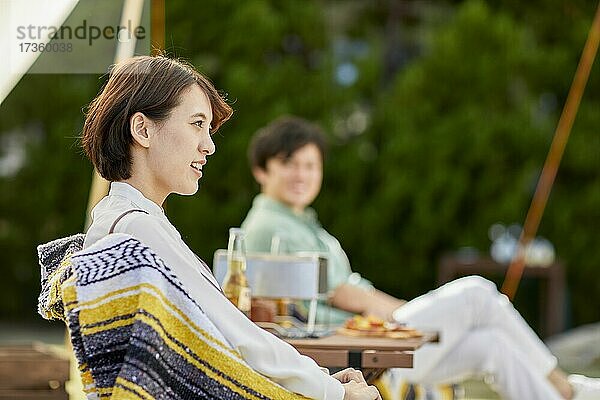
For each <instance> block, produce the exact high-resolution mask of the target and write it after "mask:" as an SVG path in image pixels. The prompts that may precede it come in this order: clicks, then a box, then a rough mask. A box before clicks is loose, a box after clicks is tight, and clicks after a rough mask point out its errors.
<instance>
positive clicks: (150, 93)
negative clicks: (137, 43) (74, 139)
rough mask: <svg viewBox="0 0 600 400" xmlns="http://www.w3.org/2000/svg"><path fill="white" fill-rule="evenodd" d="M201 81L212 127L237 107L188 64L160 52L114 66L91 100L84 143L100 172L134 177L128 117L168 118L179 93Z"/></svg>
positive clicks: (111, 176) (112, 177)
mask: <svg viewBox="0 0 600 400" xmlns="http://www.w3.org/2000/svg"><path fill="white" fill-rule="evenodd" d="M194 84H196V85H198V86H199V87H200V89H202V91H203V92H204V93H205V94H206V96H207V97H208V100H209V101H210V105H211V108H212V113H213V119H212V124H211V132H215V131H216V130H217V129H219V126H221V124H223V123H224V122H225V121H227V120H228V119H229V118H230V117H231V114H232V113H233V110H232V109H231V107H230V106H229V105H228V104H227V103H226V101H225V98H224V97H223V96H222V95H220V94H219V93H218V92H217V90H216V89H215V87H214V86H213V84H212V83H211V82H210V81H209V80H208V78H206V77H205V76H204V75H202V74H201V73H199V72H198V71H196V70H195V69H194V67H193V66H191V65H190V64H187V63H185V62H184V61H181V60H175V59H171V58H168V57H165V56H162V55H158V56H141V57H133V58H130V59H127V60H125V61H123V62H121V63H118V64H116V65H114V66H113V68H112V69H111V70H110V71H109V75H108V82H107V83H106V85H105V86H104V88H103V89H102V90H101V92H100V93H99V94H98V95H97V96H96V98H95V99H94V100H93V101H92V102H91V103H90V105H89V107H88V109H87V112H86V118H85V123H84V125H83V133H82V136H81V145H82V147H83V150H84V152H85V154H86V155H87V156H88V157H89V158H90V160H91V161H92V164H94V166H95V167H96V169H97V170H98V173H99V174H100V175H101V176H102V177H103V178H105V179H106V180H108V181H111V182H112V181H120V180H125V179H128V178H130V177H131V163H132V159H131V145H132V144H133V138H132V136H131V133H130V129H129V120H130V119H131V116H132V115H133V114H135V113H136V112H141V113H142V114H144V115H145V116H146V117H148V118H149V119H151V120H152V121H155V122H162V121H164V120H166V119H167V118H168V117H169V115H170V113H171V111H172V110H173V108H175V107H177V105H179V102H180V97H181V94H182V93H183V92H184V91H185V90H186V89H188V88H189V87H191V85H194Z"/></svg>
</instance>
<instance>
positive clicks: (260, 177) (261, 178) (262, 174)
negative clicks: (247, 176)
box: [252, 167, 267, 186]
mask: <svg viewBox="0 0 600 400" xmlns="http://www.w3.org/2000/svg"><path fill="white" fill-rule="evenodd" d="M252 175H254V179H256V182H258V184H259V185H261V186H262V185H263V184H264V182H265V181H266V179H267V171H265V170H264V169H263V168H261V167H252Z"/></svg>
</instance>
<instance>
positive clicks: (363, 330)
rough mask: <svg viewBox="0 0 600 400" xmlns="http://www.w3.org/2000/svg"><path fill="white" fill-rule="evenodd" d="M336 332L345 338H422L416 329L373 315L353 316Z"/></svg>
mask: <svg viewBox="0 0 600 400" xmlns="http://www.w3.org/2000/svg"><path fill="white" fill-rule="evenodd" d="M337 332H338V333H340V334H342V335H346V336H363V337H364V336H367V337H380V338H391V339H407V338H416V337H421V336H423V333H421V332H420V331H418V330H417V329H413V328H409V327H407V326H406V325H403V324H398V323H395V322H387V321H384V320H383V319H381V318H379V317H375V316H373V315H369V316H366V317H364V316H362V315H355V316H354V317H352V318H350V319H348V320H347V321H346V322H345V323H344V325H343V326H342V327H341V328H339V329H338V331H337Z"/></svg>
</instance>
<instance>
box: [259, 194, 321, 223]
mask: <svg viewBox="0 0 600 400" xmlns="http://www.w3.org/2000/svg"><path fill="white" fill-rule="evenodd" d="M252 207H253V208H256V209H258V210H268V211H274V212H278V213H281V214H285V215H288V216H291V217H294V218H298V219H300V220H303V221H304V222H306V223H309V224H312V225H316V226H319V227H320V226H321V224H320V223H319V220H318V219H317V212H316V211H315V210H314V209H313V208H311V207H306V209H304V211H303V212H302V213H301V214H298V213H295V212H294V211H292V209H291V208H290V207H288V206H286V205H285V204H283V203H282V202H280V201H277V200H275V199H273V198H271V197H269V196H267V195H265V194H262V193H261V194H259V195H257V196H256V197H255V198H254V201H253V202H252Z"/></svg>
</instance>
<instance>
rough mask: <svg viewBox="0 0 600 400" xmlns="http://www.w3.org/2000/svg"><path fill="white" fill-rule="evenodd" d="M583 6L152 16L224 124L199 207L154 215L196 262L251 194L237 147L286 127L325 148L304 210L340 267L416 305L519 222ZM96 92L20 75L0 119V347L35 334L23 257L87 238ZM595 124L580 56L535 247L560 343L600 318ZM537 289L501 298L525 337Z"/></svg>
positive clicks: (35, 274)
mask: <svg viewBox="0 0 600 400" xmlns="http://www.w3.org/2000/svg"><path fill="white" fill-rule="evenodd" d="M109 3H110V2H109ZM116 3H118V2H116ZM596 6H597V1H595V0H532V1H527V2H523V1H517V0H488V1H484V0H467V1H400V0H372V1H360V0H335V1H334V0H319V1H304V0H302V1H301V0H297V1H292V0H283V1H282V0H246V1H243V2H240V1H234V0H218V1H217V0H204V1H202V2H189V1H183V0H169V1H167V2H165V32H166V40H165V42H166V50H167V53H168V54H170V55H173V56H177V57H182V58H185V59H187V60H189V61H190V62H191V63H192V64H194V65H195V66H196V67H197V68H198V69H199V70H201V71H202V72H204V73H206V74H207V75H208V76H209V77H211V79H212V80H213V82H214V83H215V85H216V87H217V88H219V89H221V90H222V91H224V92H226V93H227V97H228V99H229V101H230V103H231V104H232V106H233V107H234V109H235V114H234V116H233V118H232V120H231V121H230V122H228V123H227V124H226V125H225V126H224V127H223V128H222V129H221V130H220V132H219V133H218V134H217V135H216V137H215V142H216V146H217V152H216V154H215V155H214V156H212V157H211V158H210V160H209V161H210V162H209V163H208V164H207V166H206V169H205V171H206V175H205V177H203V179H202V181H201V189H200V192H199V193H198V194H197V195H195V196H193V197H192V198H183V197H176V196H172V197H171V198H169V200H168V202H167V205H166V210H167V214H168V215H169V217H170V219H171V220H172V222H173V223H174V225H175V226H177V227H178V228H179V230H180V232H181V233H182V236H183V237H184V240H185V241H186V242H187V243H188V244H189V245H190V247H191V248H192V249H193V250H194V251H196V253H197V254H199V255H200V256H201V257H202V258H204V259H205V260H207V261H209V262H210V261H211V260H212V254H213V253H214V251H215V250H216V249H218V248H223V247H225V246H226V241H227V234H228V228H229V227H232V226H239V224H240V222H241V221H242V219H243V217H244V216H245V214H246V212H247V210H248V209H249V207H250V205H251V200H252V198H253V196H254V195H255V194H256V193H257V191H258V186H257V185H256V184H255V183H254V181H253V179H252V176H251V174H250V171H249V167H248V163H247V159H246V147H247V145H248V142H249V139H250V137H251V135H252V134H253V133H254V132H255V131H256V130H257V129H258V128H259V127H261V126H263V125H264V124H266V123H267V122H269V121H270V120H272V119H273V118H275V117H277V116H280V115H281V114H295V115H299V116H303V117H306V118H308V119H311V120H313V121H316V122H318V123H320V124H322V125H323V126H324V127H325V129H326V131H327V132H328V135H329V139H330V150H329V153H328V156H327V160H326V163H325V178H324V190H323V191H322V193H321V195H320V196H319V198H318V199H317V201H316V203H315V208H316V209H317V210H318V211H319V214H320V218H321V222H322V223H323V224H324V226H325V227H326V228H328V230H329V231H330V232H331V233H332V234H333V235H335V236H337V237H338V238H340V241H341V242H342V246H343V247H344V248H345V249H346V251H347V253H348V256H349V257H350V260H351V263H352V265H353V267H354V269H355V270H356V271H358V272H360V273H361V274H362V275H363V276H365V277H367V278H368V279H370V280H371V281H373V282H374V284H375V286H377V287H378V288H380V289H382V290H384V291H386V292H388V293H390V294H392V295H394V296H397V297H401V298H409V299H410V298H413V297H415V296H416V295H418V294H421V293H424V292H426V291H428V290H431V289H433V288H434V287H435V286H436V269H437V265H438V262H439V260H440V257H442V255H444V254H447V253H453V252H456V251H457V250H460V249H463V250H464V248H468V249H469V251H470V252H471V253H470V254H479V255H481V256H488V254H489V248H490V245H491V242H490V238H489V237H488V228H489V227H490V226H491V225H492V224H494V223H498V222H503V223H506V224H509V223H513V222H518V223H522V222H523V220H524V219H525V215H526V213H527V210H528V208H529V205H530V201H531V198H532V196H533V192H534V190H535V185H536V183H537V179H538V177H539V174H540V171H541V168H542V166H543V163H544V160H545V157H546V154H547V152H548V149H549V146H550V142H551V140H552V137H553V134H554V130H555V128H556V124H557V121H558V118H559V116H560V112H561V110H562V107H563V104H564V101H565V98H566V95H567V92H568V89H569V86H570V84H571V81H572V78H573V75H574V72H575V69H576V66H577V63H578V60H579V57H580V54H581V51H582V48H583V45H584V42H585V40H586V36H587V33H588V30H589V28H590V24H591V21H592V18H593V15H594V12H595V10H596ZM94 12H96V13H102V12H103V10H102V9H98V10H94ZM106 67H108V65H107V66H106ZM103 82H105V77H104V76H103V75H102V74H81V73H79V74H27V75H25V76H24V77H23V78H22V79H21V81H20V82H19V83H18V85H17V86H16V87H15V88H14V89H13V90H12V92H11V93H10V94H9V95H8V97H7V98H6V99H5V100H4V101H3V102H2V104H1V105H0V146H1V147H0V268H1V274H2V279H0V327H2V330H3V331H5V329H6V327H9V326H11V327H14V326H37V325H38V324H44V326H47V325H49V324H47V323H44V322H41V318H40V317H39V316H38V315H37V313H36V304H37V296H38V293H39V267H38V264H37V254H36V246H37V245H38V244H40V243H44V242H47V241H49V240H52V239H55V238H58V237H62V236H66V235H70V234H73V233H76V232H81V231H82V230H83V229H84V222H85V212H86V206H87V200H88V192H89V189H90V185H91V180H92V167H91V165H90V163H89V161H88V160H86V159H85V157H84V156H83V155H82V151H81V149H80V147H79V145H78V136H79V134H80V132H81V129H82V124H83V119H84V115H83V111H82V110H83V109H84V108H85V106H86V105H87V103H89V101H90V100H91V99H92V98H93V97H94V96H95V94H96V93H97V92H98V91H99V89H100V87H101V85H102V84H103ZM599 110H600V63H599V62H598V61H597V60H596V62H595V64H594V67H593V69H592V72H591V76H590V80H589V82H588V85H587V88H586V91H585V94H584V97H583V99H582V102H581V105H580V108H579V112H578V115H577V118H576V121H575V125H574V126H573V130H572V133H571V137H570V140H569V143H568V145H567V148H566V152H565V154H564V157H563V160H562V164H561V166H560V169H559V172H558V176H557V178H556V182H555V184H554V187H553V190H552V193H551V196H550V199H549V201H548V204H547V207H546V210H545V214H544V216H543V218H542V222H541V225H540V227H539V231H538V234H539V235H542V236H544V237H545V238H547V239H548V240H549V241H550V242H552V243H553V245H554V247H555V252H556V256H557V258H558V259H559V260H561V261H562V263H563V264H564V266H565V270H566V282H567V290H566V297H565V307H564V311H561V313H564V314H565V315H564V318H565V321H566V324H565V328H574V327H578V326H581V325H584V324H588V323H594V322H597V321H599V320H600V270H599V267H600V246H598V243H597V242H598V233H599V232H598V229H599V228H598V227H600V152H599V149H600V135H599V132H598V128H599V127H600V112H599ZM494 279H496V281H497V282H498V283H501V281H502V276H496V277H495V278H494ZM542 285H543V282H539V281H538V280H527V279H526V280H525V281H524V282H522V284H521V286H520V289H519V291H518V293H517V296H516V299H515V302H516V305H517V308H518V309H519V310H520V311H521V312H522V313H523V314H524V315H525V317H526V319H528V321H529V322H530V323H531V324H532V325H533V326H534V327H535V328H536V329H538V331H539V329H540V328H539V327H540V315H539V312H538V309H539V306H538V304H537V303H538V294H539V291H540V290H543V288H542V287H541V286H542ZM5 332H6V331H5Z"/></svg>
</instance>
